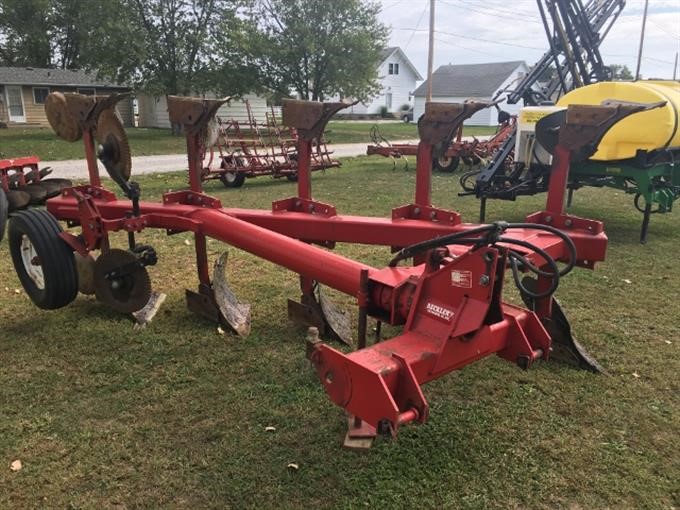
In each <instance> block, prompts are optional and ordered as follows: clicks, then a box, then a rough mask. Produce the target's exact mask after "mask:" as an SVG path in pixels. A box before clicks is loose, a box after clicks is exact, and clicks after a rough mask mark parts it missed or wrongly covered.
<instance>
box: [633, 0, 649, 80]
mask: <svg viewBox="0 0 680 510" xmlns="http://www.w3.org/2000/svg"><path fill="white" fill-rule="evenodd" d="M648 5H649V0H645V12H644V13H643V14H642V31H641V32H640V49H639V50H638V58H637V69H636V70H635V79H636V80H639V79H640V64H641V63H642V45H643V44H644V42H645V25H646V24H647V6H648Z"/></svg>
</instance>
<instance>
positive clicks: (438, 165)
mask: <svg viewBox="0 0 680 510" xmlns="http://www.w3.org/2000/svg"><path fill="white" fill-rule="evenodd" d="M447 159H448V163H444V162H442V158H435V159H433V160H432V168H434V169H435V170H439V171H440V172H445V173H453V172H455V171H456V168H458V164H459V163H460V158H459V157H458V156H453V157H451V158H447ZM444 161H446V160H444Z"/></svg>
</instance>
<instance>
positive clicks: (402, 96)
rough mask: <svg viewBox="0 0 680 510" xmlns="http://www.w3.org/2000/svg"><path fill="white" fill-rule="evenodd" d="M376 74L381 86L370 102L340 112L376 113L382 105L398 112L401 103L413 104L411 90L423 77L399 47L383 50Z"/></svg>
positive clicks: (390, 110)
mask: <svg viewBox="0 0 680 510" xmlns="http://www.w3.org/2000/svg"><path fill="white" fill-rule="evenodd" d="M378 76H379V81H380V85H381V87H382V90H381V92H380V94H378V95H377V96H376V97H375V98H373V100H372V101H371V102H369V103H359V104H357V105H354V106H352V107H351V108H348V109H346V110H343V111H342V112H340V114H348V113H350V114H360V115H363V114H376V113H380V109H381V107H382V106H385V107H387V110H388V111H389V112H398V111H399V110H400V109H401V107H402V105H405V104H408V105H410V106H412V105H413V91H414V90H415V89H416V83H417V82H418V81H420V80H422V79H423V77H422V76H421V75H420V73H419V72H418V70H417V69H416V68H415V66H414V65H413V64H412V63H411V61H410V60H409V59H408V57H407V56H406V54H405V53H404V52H403V51H402V50H401V48H399V47H397V46H392V47H390V48H387V49H385V50H384V51H383V53H382V61H381V63H380V67H379V68H378Z"/></svg>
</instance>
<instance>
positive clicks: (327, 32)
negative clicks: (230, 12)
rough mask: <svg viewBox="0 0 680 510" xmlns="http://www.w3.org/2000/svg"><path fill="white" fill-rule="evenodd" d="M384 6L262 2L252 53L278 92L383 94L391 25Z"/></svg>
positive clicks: (315, 96) (360, 1) (322, 0)
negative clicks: (381, 16) (381, 72)
mask: <svg viewBox="0 0 680 510" xmlns="http://www.w3.org/2000/svg"><path fill="white" fill-rule="evenodd" d="M379 11H380V5H379V4H378V3H376V2H373V1H368V0H366V1H364V0H333V1H327V0H256V4H255V6H254V9H253V11H252V12H251V20H252V22H253V25H255V26H256V30H255V31H254V33H253V36H252V37H251V38H250V39H249V42H248V45H247V48H246V50H247V52H248V54H249V55H250V61H251V63H252V67H253V68H254V69H258V70H259V72H260V81H261V82H262V84H263V85H265V86H266V87H267V88H269V89H270V90H271V91H273V92H274V93H275V94H283V95H287V94H290V92H291V90H294V91H295V92H297V93H298V94H299V96H300V97H301V98H303V99H312V100H323V99H325V98H327V97H330V96H333V95H336V94H338V95H340V96H342V97H353V98H356V99H361V100H364V99H368V98H369V97H371V96H374V95H375V94H376V93H378V92H379V90H380V87H379V84H378V81H377V78H378V65H379V64H380V57H381V51H382V50H383V49H384V48H385V46H386V43H387V37H388V29H387V27H386V26H385V25H383V24H382V23H380V22H379V21H378V13H379Z"/></svg>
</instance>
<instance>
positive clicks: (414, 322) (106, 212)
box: [10, 96, 644, 436]
mask: <svg viewBox="0 0 680 510" xmlns="http://www.w3.org/2000/svg"><path fill="white" fill-rule="evenodd" d="M67 103H68V104H69V105H70V106H72V107H73V108H76V107H77V108H76V110H77V112H76V113H77V115H76V116H75V117H74V118H76V119H81V121H80V122H81V123H82V128H83V140H84V142H85V152H86V155H87V159H88V164H89V170H90V184H89V185H85V186H78V187H74V188H70V189H67V190H65V191H64V192H63V193H62V195H61V196H59V197H56V198H53V199H51V200H49V201H48V202H47V208H48V210H49V212H50V213H51V214H52V215H53V216H54V217H55V218H56V219H58V220H61V221H66V222H68V223H69V224H70V225H72V226H75V225H80V229H81V232H80V233H79V234H78V235H74V234H70V233H64V232H62V233H61V234H59V236H58V237H56V239H52V240H51V241H50V242H52V243H57V244H59V245H60V246H61V247H62V248H63V243H64V242H66V243H67V244H68V246H69V247H70V249H71V250H73V251H75V252H77V253H78V254H79V255H80V256H87V255H88V254H89V253H90V252H91V251H94V250H101V251H102V253H103V254H106V252H107V251H111V247H110V243H109V238H108V234H109V233H110V232H116V231H125V232H128V238H129V246H128V249H127V251H128V252H129V253H130V254H131V255H132V258H130V257H128V256H126V257H122V256H121V255H120V254H119V255H117V256H116V257H113V258H112V257H111V256H110V255H109V256H106V257H104V258H105V259H106V260H107V261H108V263H109V266H107V271H99V272H97V271H95V274H96V275H98V276H96V278H99V280H98V281H95V284H96V285H95V286H97V287H99V288H102V287H103V288H107V286H108V287H110V288H111V289H114V290H117V291H120V289H123V290H125V289H126V288H127V287H125V286H124V285H123V284H126V285H128V286H130V287H131V288H134V284H135V283H136V281H135V278H136V277H138V276H139V277H140V278H142V276H143V275H142V272H141V271H140V269H139V268H140V267H142V268H143V267H144V266H145V265H148V264H152V263H155V252H154V251H153V249H152V248H151V247H149V246H147V245H139V244H138V243H137V242H136V240H135V236H137V235H139V233H141V232H142V231H143V230H144V229H147V228H162V229H166V230H167V231H168V233H175V232H180V231H190V232H193V234H194V238H195V248H196V265H197V269H198V279H199V288H198V292H194V291H187V299H188V304H189V307H190V308H191V309H192V310H194V311H196V312H199V313H201V314H202V315H204V316H206V317H209V318H212V319H214V320H216V321H221V322H223V323H230V324H231V326H232V327H233V328H234V329H235V330H236V331H237V332H239V333H240V334H246V333H247V330H248V326H249V316H248V308H247V305H243V304H241V303H239V302H238V301H237V300H236V299H235V298H233V296H227V297H228V299H225V298H224V296H223V295H221V294H223V293H227V294H228V293H229V292H230V291H229V290H228V287H227V286H226V284H223V282H217V281H216V280H215V278H219V277H215V278H213V279H212V280H211V277H210V274H209V268H208V256H207V252H206V238H207V237H212V238H215V239H218V240H221V241H223V242H225V243H227V244H230V245H232V246H235V247H238V248H241V249H243V250H246V251H248V252H250V253H253V254H255V255H257V256H259V257H262V258H264V259H267V260H269V261H271V262H274V263H276V264H278V265H281V266H283V267H285V268H288V269H290V270H292V271H294V272H296V273H298V274H299V275H300V286H301V292H302V300H301V301H302V303H298V304H297V305H296V306H293V309H294V312H298V313H293V314H292V315H293V316H295V317H296V318H302V319H305V320H306V321H307V323H308V324H312V325H316V326H323V327H324V328H325V329H326V333H332V332H333V330H334V325H333V324H329V322H332V321H329V320H328V319H329V318H328V317H327V316H326V315H325V314H326V310H327V309H326V308H325V307H323V306H320V304H319V299H318V294H317V293H316V292H315V289H317V288H318V286H319V284H323V285H327V286H330V287H332V288H335V289H337V290H339V291H341V292H344V293H346V294H349V295H350V296H353V297H355V298H356V300H357V304H358V307H359V324H358V333H357V347H358V349H357V350H356V351H354V352H351V353H343V352H340V351H338V350H336V349H334V348H332V347H330V346H328V345H326V344H324V343H321V342H320V341H318V339H317V338H315V337H314V335H312V338H311V339H310V341H309V342H308V349H307V352H308V356H309V358H310V359H311V361H312V363H313V365H314V367H315V369H316V371H317V373H318V375H319V378H320V380H321V382H322V384H323V386H324V389H325V390H326V392H327V393H328V395H329V396H330V398H331V400H333V402H335V403H336V404H338V405H339V406H341V407H343V408H344V409H345V410H347V412H349V413H351V414H352V415H354V416H355V418H354V419H353V421H352V427H351V430H350V436H352V435H354V434H355V433H356V435H358V436H362V435H365V433H366V431H367V430H368V431H369V433H370V432H371V431H372V430H373V429H378V430H379V431H381V432H384V433H388V434H395V433H396V431H397V429H398V427H399V426H400V425H403V424H405V423H408V422H412V421H417V422H421V423H422V422H424V421H425V420H426V419H427V416H428V405H427V402H426V400H425V398H424V396H423V393H422V391H421V385H422V384H424V383H426V382H428V381H430V380H432V379H435V378H438V377H440V376H442V375H444V374H446V373H448V372H450V371H452V370H456V369H459V368H462V367H463V366H465V365H467V364H469V363H472V362H473V361H476V360H478V359H480V358H483V357H485V356H488V355H490V354H494V353H495V354H498V355H499V356H501V357H503V358H504V359H507V360H509V361H511V362H513V363H517V364H518V365H519V366H520V367H522V368H525V369H526V368H529V367H530V366H531V365H532V364H533V362H534V361H536V360H539V359H543V360H548V359H554V358H555V356H553V354H558V353H559V354H560V356H559V360H560V361H566V362H569V363H572V364H574V365H576V366H579V367H581V368H585V369H589V370H593V371H596V370H598V367H597V365H596V364H595V363H593V362H592V360H590V359H589V358H588V356H587V355H586V354H585V353H584V352H583V351H582V349H581V348H580V346H579V345H578V343H577V342H576V341H575V340H574V339H573V338H572V336H571V331H570V327H569V324H568V322H567V321H566V318H565V317H564V314H563V313H562V311H561V310H560V309H559V307H558V305H557V303H556V301H555V300H554V298H553V293H554V291H555V289H556V288H557V284H558V283H559V278H560V276H562V275H564V274H566V273H567V272H568V271H569V270H570V269H571V268H572V267H574V266H581V267H585V268H591V269H592V268H593V266H594V264H595V262H597V261H601V260H603V259H604V255H605V250H606V246H607V237H606V235H605V234H604V232H603V226H602V223H600V222H598V221H592V220H587V219H582V218H578V217H574V216H570V215H567V214H565V213H564V192H565V185H566V178H567V172H568V168H569V161H570V159H572V158H582V157H584V154H585V155H586V156H587V153H585V152H584V151H583V148H584V147H586V146H587V147H588V148H589V149H592V148H594V147H596V146H597V142H598V141H599V140H600V139H601V137H602V136H603V135H604V133H605V132H606V130H607V129H609V127H611V125H613V123H614V122H615V121H617V120H620V119H621V118H623V117H625V116H626V115H629V114H631V113H635V112H636V111H640V110H641V109H643V108H644V107H643V106H640V105H637V106H629V105H617V106H600V107H570V109H569V113H568V115H567V116H566V119H565V121H564V123H563V125H561V126H559V129H558V130H554V129H553V132H551V134H550V136H553V137H554V141H555V161H554V164H553V175H552V179H551V187H550V193H549V195H548V202H547V207H546V209H545V210H544V211H541V212H538V213H535V214H532V215H530V216H529V217H528V218H527V220H526V222H525V223H519V224H507V223H504V222H496V223H493V224H487V225H474V224H469V223H462V221H461V218H460V215H459V214H458V213H456V212H454V211H449V210H444V209H440V208H437V207H435V206H433V204H432V203H431V199H430V177H431V160H432V153H433V150H442V148H444V147H447V146H448V144H449V143H450V140H451V138H452V137H453V136H454V135H455V133H456V132H457V130H458V129H459V127H460V123H461V122H462V120H461V119H464V117H465V114H466V109H467V108H469V106H468V105H464V104H463V105H461V104H434V103H433V104H428V105H427V108H426V112H425V115H424V116H423V117H422V118H421V119H420V121H419V126H418V127H419V134H420V144H419V145H418V164H417V169H416V175H417V180H416V190H415V200H414V202H413V203H412V204H407V205H404V206H401V207H397V208H396V209H394V210H393V214H392V218H371V217H361V216H349V215H340V214H338V213H337V211H336V209H335V207H333V206H332V205H329V204H325V203H321V202H317V201H315V200H314V199H313V198H312V188H311V180H310V177H311V173H310V170H309V161H310V148H311V144H312V140H314V139H315V138H318V137H319V136H320V135H321V133H322V132H323V130H324V127H325V125H326V123H327V121H328V120H329V118H330V117H331V116H332V115H333V114H334V113H335V112H337V111H338V110H340V109H341V108H343V107H344V106H345V105H344V104H342V103H325V104H324V103H315V102H305V101H288V102H286V103H285V104H284V107H283V121H284V123H285V124H286V125H287V126H289V127H293V128H296V129H297V131H298V133H299V139H298V153H299V168H298V182H297V196H294V197H290V198H286V199H283V200H279V201H276V202H274V203H273V205H272V210H271V211H266V210H251V209H238V208H225V207H222V204H221V203H220V201H219V200H217V199H215V198H212V197H210V196H207V195H205V194H203V193H202V187H201V186H202V184H201V170H202V169H201V155H202V154H203V151H204V145H203V144H204V141H205V139H206V136H207V134H206V129H207V127H206V126H207V125H208V123H209V121H210V120H211V119H212V116H213V115H214V112H215V111H216V110H217V108H218V107H219V104H220V102H219V101H211V100H200V99H189V98H174V97H170V98H169V100H168V105H169V112H170V117H171V120H172V121H173V122H175V123H177V122H179V123H182V124H183V125H184V128H185V132H186V136H187V147H188V159H189V172H190V186H191V189H189V190H186V191H177V192H172V193H167V194H165V195H164V197H163V200H162V201H161V202H145V201H141V200H140V198H139V187H138V186H136V185H135V184H134V183H130V182H127V179H126V176H127V175H128V174H126V171H127V170H129V167H128V166H127V163H126V160H125V157H124V156H126V155H127V153H126V151H125V150H124V148H125V147H124V143H123V142H124V141H123V140H120V139H119V138H120V136H121V134H120V132H119V131H118V130H117V129H113V128H111V127H109V131H107V132H106V133H105V134H106V135H107V136H103V135H102V133H98V132H97V129H98V128H97V126H99V125H100V123H98V121H97V116H98V115H101V114H102V112H104V111H106V110H107V109H110V108H112V105H113V103H115V98H114V99H109V100H107V99H97V100H93V99H87V100H85V99H82V98H79V97H78V96H76V97H74V98H72V99H71V100H69V101H67ZM68 112H69V109H68V108H66V109H64V111H63V112H62V113H63V115H68ZM123 134H124V133H123ZM95 138H96V139H97V140H99V141H100V144H99V150H98V151H97V152H98V155H99V159H100V160H101V161H102V162H103V163H104V165H105V167H106V169H107V171H108V172H109V173H110V175H111V177H112V178H113V179H114V181H115V182H117V183H118V184H119V185H120V186H121V188H122V189H123V190H124V192H125V194H126V196H127V197H128V198H127V199H118V198H116V197H115V196H114V194H113V193H111V192H110V191H107V190H106V189H104V188H103V187H102V186H101V184H100V180H99V174H98V168H97V159H96V157H95V152H96V151H95V145H94V142H93V140H94V139H95ZM121 155H122V156H123V157H121ZM29 213H30V211H29ZM17 228H18V225H17ZM11 230H12V228H11V227H10V231H11ZM27 235H28V237H29V239H30V238H31V234H30V232H29V233H27ZM10 237H11V236H10ZM10 241H11V239H10ZM336 242H352V243H365V244H375V245H384V246H389V247H392V249H393V252H396V255H394V258H393V259H392V261H391V263H390V264H389V265H387V266H386V267H384V268H373V267H371V266H369V265H366V264H363V263H360V262H358V261H355V260H351V259H349V258H346V257H343V256H340V255H337V254H335V253H333V252H332V251H329V250H328V249H325V248H332V247H333V246H334V244H335V243H336ZM44 244H45V243H42V244H40V246H42V245H44ZM315 245H319V246H315ZM35 246H36V247H39V246H38V244H36V245H35ZM116 251H117V252H120V251H122V250H116ZM38 255H39V256H40V254H38ZM45 256H47V255H45ZM101 257H102V256H100V259H101ZM123 259H125V260H123ZM112 260H121V262H120V267H114V268H113V269H112V268H111V266H110V264H111V261H112ZM135 260H136V263H135V262H134V261H135ZM403 260H412V261H413V265H401V266H400V265H399V262H400V261H403ZM557 261H561V262H562V263H565V264H566V265H565V266H560V267H558V266H557ZM225 263H226V260H225V259H221V264H225ZM15 266H17V262H16V261H15ZM45 269H47V268H45ZM19 270H20V266H17V271H19ZM506 272H510V273H511V274H512V277H513V280H514V282H515V284H516V285H518V286H519V287H520V290H521V291H522V294H523V296H524V297H525V299H526V301H527V303H528V308H521V307H518V306H514V305H511V304H507V303H504V302H503V299H502V291H503V285H504V280H505V273H506ZM222 274H223V271H222ZM524 274H526V275H530V276H534V278H533V279H530V282H527V280H526V278H525V279H524V280H523V279H522V276H523V275H524ZM44 283H45V286H50V285H52V283H51V282H50V280H49V278H48V274H47V273H45V282H44ZM62 284H63V281H62ZM29 294H30V293H29ZM120 295H121V294H120V292H119V293H118V294H116V296H120ZM122 297H127V296H125V295H124V292H123V296H122ZM71 299H72V298H71ZM110 299H116V297H115V296H114V298H109V300H110ZM139 301H140V302H141V300H139ZM67 302H68V300H64V302H63V303H60V304H61V305H65V304H67ZM109 304H112V303H109ZM232 308H234V309H236V312H237V313H231V312H233V311H234V310H231V309H232ZM369 316H370V317H373V318H375V319H377V320H378V321H380V323H382V322H385V323H389V324H392V325H401V326H403V331H402V333H401V334H400V335H398V336H396V337H394V338H391V339H388V340H384V341H379V340H378V341H376V343H374V344H373V345H371V346H367V342H366V329H367V327H366V323H367V317H369ZM557 346H559V347H560V349H556V348H555V347H557Z"/></svg>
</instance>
